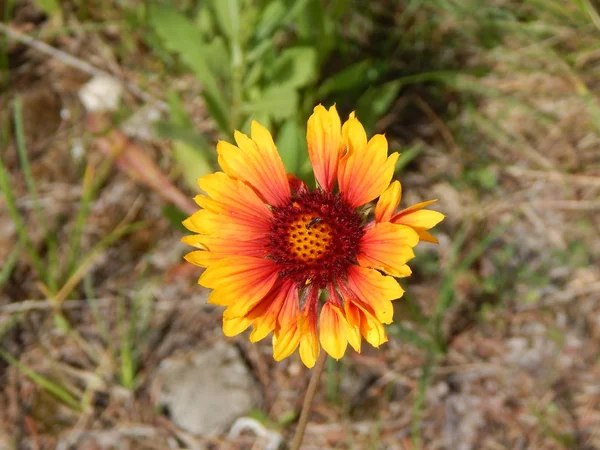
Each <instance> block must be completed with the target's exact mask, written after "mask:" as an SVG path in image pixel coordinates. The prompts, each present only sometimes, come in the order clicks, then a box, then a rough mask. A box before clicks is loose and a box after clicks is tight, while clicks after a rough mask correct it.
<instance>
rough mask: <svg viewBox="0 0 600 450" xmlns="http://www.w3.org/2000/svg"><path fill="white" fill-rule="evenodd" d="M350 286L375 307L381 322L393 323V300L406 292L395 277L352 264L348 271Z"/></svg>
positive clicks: (376, 314) (359, 296)
mask: <svg viewBox="0 0 600 450" xmlns="http://www.w3.org/2000/svg"><path fill="white" fill-rule="evenodd" d="M348 287H349V288H350V289H351V290H352V292H354V294H355V295H356V296H357V297H358V298H359V299H361V300H362V301H363V302H364V303H366V304H367V305H369V306H370V307H371V308H372V309H373V312H374V313H375V317H377V319H378V320H379V321H380V322H381V323H392V317H393V315H394V307H393V306H392V302H391V301H392V300H395V299H397V298H400V297H402V295H403V294H404V290H403V289H402V288H401V287H400V284H398V282H397V281H396V280H395V279H394V278H392V277H389V276H386V275H382V274H381V273H380V272H378V271H376V270H373V269H367V268H365V267H359V266H352V267H350V269H349V271H348Z"/></svg>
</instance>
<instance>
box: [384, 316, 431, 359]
mask: <svg viewBox="0 0 600 450" xmlns="http://www.w3.org/2000/svg"><path fill="white" fill-rule="evenodd" d="M389 331H390V333H391V334H393V336H394V337H396V338H398V339H400V340H402V341H406V342H409V343H411V344H412V345H414V346H415V347H418V348H420V349H422V350H426V351H428V352H433V351H435V345H434V344H433V342H431V340H430V339H427V338H424V337H423V336H421V335H420V334H418V333H417V332H415V331H413V330H411V329H410V328H406V327H405V326H403V325H401V324H399V323H396V324H394V325H392V326H390V327H389Z"/></svg>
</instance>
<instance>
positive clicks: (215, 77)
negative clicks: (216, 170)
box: [134, 0, 404, 182]
mask: <svg viewBox="0 0 600 450" xmlns="http://www.w3.org/2000/svg"><path fill="white" fill-rule="evenodd" d="M355 7H356V5H355V4H354V3H353V2H346V1H342V0H335V1H330V2H322V1H321V0H299V1H295V2H288V1H285V0H263V1H253V2H250V1H248V0H226V1H221V0H209V1H206V2H187V3H186V5H175V4H173V3H169V4H166V3H165V4H150V5H140V6H139V7H138V10H137V11H136V12H135V14H134V16H135V17H137V18H134V20H137V21H139V23H141V24H144V25H146V27H145V29H146V33H145V34H144V39H145V41H146V42H147V44H148V45H150V46H151V48H152V49H153V50H154V51H155V54H156V55H158V56H160V57H161V58H162V59H163V61H164V62H165V63H166V64H168V65H170V66H171V67H172V68H173V69H175V70H177V69H179V68H181V66H183V69H184V70H189V71H191V72H192V73H193V74H194V75H195V76H196V78H197V79H198V81H199V82H200V83H201V84H202V98H203V100H204V103H205V107H206V109H207V111H208V113H209V114H210V116H211V118H212V119H213V120H214V122H215V124H216V125H217V127H218V131H219V135H220V136H219V137H220V138H222V139H228V140H231V139H232V137H233V136H232V135H233V130H235V129H239V130H242V131H244V132H248V130H249V125H250V121H251V120H257V121H259V122H260V123H261V124H263V125H264V126H266V127H267V128H268V129H270V130H271V131H272V132H273V133H274V136H275V139H276V143H277V145H278V148H279V151H280V153H281V155H282V158H283V161H284V164H285V166H286V168H287V170H288V171H289V172H293V173H296V174H298V175H299V176H300V177H302V178H308V177H309V175H310V167H309V165H308V161H307V154H306V143H305V139H304V135H305V132H306V129H305V127H306V119H307V117H308V116H309V115H310V113H311V111H312V108H313V107H314V105H316V104H317V103H319V102H326V103H327V104H331V103H333V102H335V101H336V100H338V99H342V100H343V99H344V98H347V97H351V98H356V99H357V101H356V102H355V103H353V105H350V108H352V109H354V108H356V109H357V112H358V114H359V116H360V117H361V119H362V120H364V121H365V126H366V127H367V129H369V130H370V131H371V130H372V129H373V128H374V125H375V123H376V121H377V120H378V119H379V118H381V117H382V116H383V115H384V114H385V113H386V112H387V111H388V109H389V107H390V105H391V104H392V102H393V101H395V99H396V98H397V96H398V93H399V91H400V88H401V86H402V85H403V83H404V82H403V80H400V79H397V80H391V81H386V82H383V83H377V82H378V81H381V80H382V79H383V77H384V75H385V74H386V73H387V71H388V70H389V65H388V64H387V63H386V62H384V60H383V59H381V60H378V61H374V60H371V59H360V60H358V61H351V60H352V59H353V58H354V56H353V55H350V53H352V47H353V45H354V44H352V43H348V42H347V39H346V36H345V34H350V35H353V34H355V35H358V34H360V33H361V32H362V31H361V29H360V28H359V27H358V28H357V27H356V26H355V27H354V28H353V29H350V30H344V29H342V28H341V27H340V23H341V21H342V20H344V18H346V17H347V16H348V15H349V14H352V13H353V12H354V11H355V10H354V8H355ZM350 41H352V40H351V39H350ZM173 56H175V59H173ZM347 60H350V61H351V62H350V63H349V64H342V67H339V68H335V67H332V64H331V62H332V61H343V62H347ZM169 105H170V111H171V118H170V120H169V121H168V122H167V123H161V124H160V125H159V128H158V129H159V132H160V133H161V134H162V135H163V136H166V137H168V138H170V139H174V140H175V150H176V151H175V155H174V156H175V158H176V160H177V161H178V162H179V163H180V165H181V166H182V167H183V168H184V172H185V168H186V167H188V168H189V167H193V168H194V173H193V175H192V174H190V175H189V176H188V175H185V174H184V177H185V178H186V181H188V182H190V181H191V178H192V176H193V177H197V176H198V175H201V172H202V171H206V172H209V171H210V165H211V164H212V165H214V163H215V162H216V161H215V154H214V150H213V146H212V144H211V143H209V142H208V141H207V139H206V138H204V137H203V136H201V135H199V134H198V133H196V132H195V131H194V130H193V127H192V126H191V122H190V120H189V119H188V118H186V113H185V111H184V109H183V107H182V104H181V102H180V101H179V100H178V99H177V98H176V94H175V93H171V95H170V101H169ZM194 149H195V150H194ZM198 150H199V152H198ZM195 151H196V153H194V152H195ZM199 168H200V171H199ZM190 172H191V170H190Z"/></svg>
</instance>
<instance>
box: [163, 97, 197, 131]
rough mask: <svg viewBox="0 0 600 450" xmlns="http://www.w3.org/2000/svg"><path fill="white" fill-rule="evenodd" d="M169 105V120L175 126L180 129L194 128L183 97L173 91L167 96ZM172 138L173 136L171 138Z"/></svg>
mask: <svg viewBox="0 0 600 450" xmlns="http://www.w3.org/2000/svg"><path fill="white" fill-rule="evenodd" d="M167 103H168V104H169V119H170V122H171V123H172V124H173V125H177V126H179V127H186V128H191V127H192V121H191V120H190V116H189V115H188V113H187V111H186V110H185V107H184V106H183V102H182V101H181V97H179V94H177V92H175V91H171V92H169V93H168V94H167ZM170 137H171V138H172V136H170Z"/></svg>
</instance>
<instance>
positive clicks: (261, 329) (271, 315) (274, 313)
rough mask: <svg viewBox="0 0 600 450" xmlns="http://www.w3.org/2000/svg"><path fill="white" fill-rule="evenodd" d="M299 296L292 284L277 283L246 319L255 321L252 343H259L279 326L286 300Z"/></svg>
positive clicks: (251, 336) (251, 335) (251, 337)
mask: <svg viewBox="0 0 600 450" xmlns="http://www.w3.org/2000/svg"><path fill="white" fill-rule="evenodd" d="M294 294H295V295H296V296H297V295H298V289H297V288H296V286H294V284H293V283H292V282H289V281H288V282H285V283H283V284H282V283H275V286H273V288H272V289H271V291H270V292H269V293H268V294H267V295H266V296H265V297H264V298H263V299H262V300H261V301H260V303H259V304H258V305H256V306H255V307H254V308H252V309H251V310H250V311H249V312H248V314H247V315H246V317H248V318H249V319H250V320H253V323H252V327H253V330H252V333H251V334H250V341H251V342H258V341H260V340H261V339H264V338H265V337H266V336H267V335H268V334H269V333H270V332H271V331H273V330H274V329H275V327H276V326H277V318H278V317H279V314H280V313H281V309H282V307H283V305H284V304H285V302H286V299H287V298H288V297H290V296H293V295H294Z"/></svg>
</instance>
